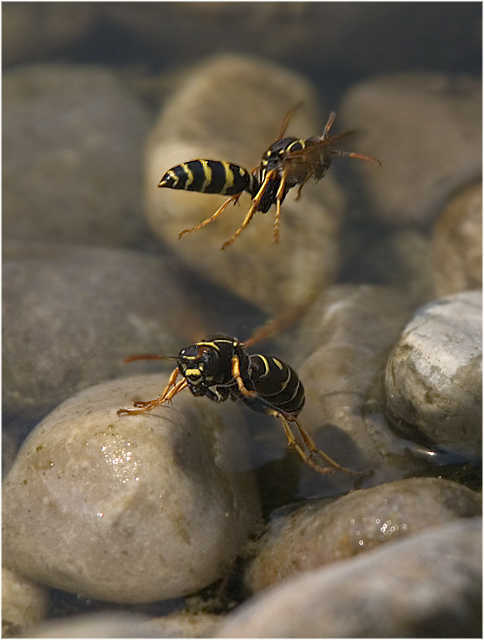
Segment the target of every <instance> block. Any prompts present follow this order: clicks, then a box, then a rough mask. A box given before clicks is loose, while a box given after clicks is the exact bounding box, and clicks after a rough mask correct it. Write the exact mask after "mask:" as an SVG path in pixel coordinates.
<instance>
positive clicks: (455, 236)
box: [430, 180, 482, 297]
mask: <svg viewBox="0 0 484 640" xmlns="http://www.w3.org/2000/svg"><path fill="white" fill-rule="evenodd" d="M431 256H432V264H431V270H430V272H431V274H432V276H433V281H434V285H435V293H436V295H437V296H438V297H443V296H447V295H450V294H451V293H457V292H459V291H466V290H469V289H482V182H481V180H479V181H478V182H475V183H472V184H470V185H466V187H464V188H463V189H461V190H459V191H458V192H457V193H456V194H454V196H453V197H452V198H451V199H450V201H449V203H448V204H447V206H446V207H445V209H444V210H443V211H442V213H441V215H440V217H439V219H438V221H437V224H436V225H435V228H434V231H433V238H432V246H431Z"/></svg>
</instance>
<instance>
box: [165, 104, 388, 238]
mask: <svg viewBox="0 0 484 640" xmlns="http://www.w3.org/2000/svg"><path fill="white" fill-rule="evenodd" d="M298 106H299V105H297V106H296V107H294V109H291V111H289V113H288V114H287V115H286V117H285V118H284V120H283V123H282V126H281V130H280V132H279V135H278V137H277V139H276V141H275V142H274V143H273V144H271V146H270V147H269V148H268V149H267V151H266V152H265V153H264V155H263V156H262V160H261V162H260V164H259V166H258V167H256V168H255V169H254V170H253V171H247V170H246V169H244V168H243V167H240V166H238V165H236V164H231V163H230V162H222V161H219V160H191V161H190V162H184V163H183V164H179V165H177V166H176V167H173V168H172V169H170V170H169V171H167V172H166V173H165V175H164V176H163V177H162V179H161V180H160V183H159V184H158V186H159V187H165V188H168V189H185V190H186V191H197V192H200V193H219V194H221V195H226V196H227V195H228V196H230V197H229V198H228V199H227V200H226V201H225V202H224V203H223V204H222V206H221V207H220V208H219V209H218V210H217V211H216V212H215V213H214V214H213V215H212V216H210V218H207V219H206V220H204V221H203V222H201V223H200V224H197V225H196V226H195V227H193V228H191V229H185V230H184V231H182V232H181V233H180V234H179V238H181V237H182V235H183V234H184V233H192V232H193V231H198V230H199V229H201V228H202V227H204V226H205V225H207V224H209V222H213V221H214V220H215V219H216V218H218V216H219V215H220V214H221V213H223V212H224V211H225V209H226V208H227V207H228V206H229V204H230V203H231V202H232V203H233V204H234V205H235V204H236V203H237V202H238V200H239V198H240V196H241V195H242V193H243V192H244V191H246V192H248V193H249V194H250V197H251V198H252V203H251V206H250V209H249V211H248V213H247V215H246V217H245V219H244V221H243V222H242V224H241V225H240V227H239V228H238V229H237V231H236V232H235V233H234V234H233V236H232V237H231V238H229V239H228V240H227V241H226V242H224V243H223V245H222V246H221V249H226V248H227V247H228V246H229V245H230V244H232V242H233V241H234V240H235V239H236V238H237V237H238V236H239V235H240V234H241V232H242V231H243V230H244V229H245V227H246V226H247V225H248V224H249V222H250V221H251V220H252V218H253V216H254V214H255V212H256V211H260V212H261V213H267V212H268V211H269V209H270V208H271V206H272V205H273V204H275V205H276V216H275V220H274V242H278V240H279V220H280V216H281V205H282V203H283V202H284V199H285V197H286V195H287V193H288V192H289V190H290V189H292V188H293V187H296V186H297V187H299V188H298V193H297V197H296V200H298V199H299V197H300V196H301V190H302V188H303V187H304V185H305V184H306V182H308V180H309V179H310V178H314V180H316V181H318V180H321V178H323V177H324V175H325V174H326V172H327V170H328V169H329V167H330V166H331V162H332V160H333V157H334V156H338V157H345V158H356V159H359V160H365V161H366V162H371V163H373V164H376V165H378V166H381V162H380V161H379V160H376V159H375V158H372V157H371V156H367V155H365V154H363V153H356V152H353V151H341V150H340V149H336V145H337V144H339V143H340V142H342V141H343V140H345V139H346V138H349V137H350V136H352V135H354V134H355V133H356V131H345V132H343V133H338V134H336V135H330V133H329V132H330V130H331V127H332V126H333V123H334V120H335V118H336V113H334V112H333V113H331V114H330V116H329V119H328V122H327V123H326V126H325V128H324V131H323V134H322V135H321V136H313V137H310V138H306V139H302V138H285V137H284V135H285V133H286V129H287V127H288V124H289V121H290V119H291V117H292V115H293V113H294V112H295V110H296V109H297V108H298Z"/></svg>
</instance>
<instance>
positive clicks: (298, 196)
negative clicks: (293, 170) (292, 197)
mask: <svg viewBox="0 0 484 640" xmlns="http://www.w3.org/2000/svg"><path fill="white" fill-rule="evenodd" d="M312 177H313V174H312V173H309V174H308V176H307V178H306V179H305V180H304V182H302V183H301V184H300V185H299V188H298V190H297V196H296V200H299V198H300V197H301V189H302V188H303V187H304V185H305V184H306V182H308V180H309V179H310V178H312Z"/></svg>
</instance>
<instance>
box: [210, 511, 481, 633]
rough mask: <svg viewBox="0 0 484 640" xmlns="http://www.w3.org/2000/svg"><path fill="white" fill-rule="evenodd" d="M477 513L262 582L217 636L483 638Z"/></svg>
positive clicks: (479, 532)
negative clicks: (277, 580)
mask: <svg viewBox="0 0 484 640" xmlns="http://www.w3.org/2000/svg"><path fill="white" fill-rule="evenodd" d="M481 633H482V520H481V518H469V519H465V520H461V521H458V522H452V523H450V524H446V525H444V526H441V527H434V528H432V529H430V530H428V531H426V532H423V533H419V534H416V535H414V536H411V537H409V538H407V539H401V540H397V541H395V542H392V543H391V544H388V545H384V546H383V547H381V548H379V549H376V550H374V551H372V552H371V553H368V554H363V555H361V556H359V557H356V558H350V559H347V560H344V561H342V562H338V563H336V564H334V565H331V566H329V567H323V568H321V569H317V570H315V571H308V572H306V573H303V574H301V575H299V576H296V577H292V578H290V579H288V580H285V581H284V582H282V583H281V584H280V585H276V586H274V587H272V588H269V589H267V590H266V591H264V592H262V593H261V594H260V595H257V596H255V597H254V598H252V599H251V600H249V601H248V602H247V603H246V604H244V605H243V606H241V607H240V608H239V609H237V610H236V611H235V612H234V613H232V614H231V615H229V616H228V617H227V621H226V624H224V625H223V626H222V628H221V629H220V630H219V632H218V634H217V637H219V638H313V637H314V638H355V637H359V638H395V637H404V638H415V637H444V636H445V637H481Z"/></svg>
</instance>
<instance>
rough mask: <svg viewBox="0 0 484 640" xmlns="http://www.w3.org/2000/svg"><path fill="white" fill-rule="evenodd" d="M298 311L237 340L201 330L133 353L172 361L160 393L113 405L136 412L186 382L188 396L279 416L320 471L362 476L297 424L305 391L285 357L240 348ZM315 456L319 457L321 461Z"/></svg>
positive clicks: (291, 442)
mask: <svg viewBox="0 0 484 640" xmlns="http://www.w3.org/2000/svg"><path fill="white" fill-rule="evenodd" d="M298 313H299V308H297V307H295V308H293V309H291V310H290V311H289V313H288V312H286V314H283V315H282V316H280V317H279V318H276V320H273V321H271V322H269V323H268V324H266V325H264V326H263V327H262V328H261V329H259V331H257V332H256V333H255V334H254V335H253V336H252V337H251V338H249V339H248V340H245V341H244V342H240V341H239V340H237V338H233V337H231V336H227V335H211V336H207V337H206V338H204V339H203V340H200V341H199V342H195V343H194V344H191V345H189V346H187V347H184V348H183V349H182V350H181V351H180V353H179V354H178V355H177V356H159V355H148V354H143V355H136V356H131V357H129V358H127V359H126V360H125V362H132V361H134V360H145V359H146V360H173V361H175V362H176V363H177V366H176V368H175V370H174V371H173V373H172V374H171V376H170V378H169V381H168V384H167V386H166V387H165V389H164V390H163V393H162V394H161V395H160V396H159V397H158V398H155V399H154V400H149V401H146V402H143V401H139V402H135V403H134V407H135V408H134V409H119V411H118V415H120V416H121V415H138V414H141V413H145V412H147V411H152V410H153V409H155V408H156V407H159V406H161V405H164V404H166V403H167V402H170V401H171V400H173V398H174V397H175V396H176V395H178V394H179V393H180V392H181V391H183V389H185V388H186V387H188V388H189V389H190V391H191V392H192V393H193V395H194V396H206V397H207V398H208V399H210V400H213V401H215V402H224V401H225V400H228V399H230V400H240V401H241V402H243V403H244V404H245V405H246V406H247V407H249V409H252V410H253V411H257V412H258V413H264V414H266V415H270V416H274V417H275V418H278V419H279V420H281V422H282V425H283V427H284V431H285V433H286V437H287V440H288V444H289V446H290V447H291V448H293V449H295V450H296V451H297V453H298V454H299V456H300V457H301V458H302V459H303V461H304V462H305V463H306V464H307V465H309V466H310V467H311V468H312V469H314V470H315V471H317V472H318V473H321V474H333V473H335V471H344V472H345V473H348V474H350V475H352V476H366V475H368V473H369V472H367V471H351V470H350V469H347V468H346V467H342V466H341V465H340V464H338V463H337V462H335V461H334V460H332V459H331V458H330V457H329V456H328V455H327V454H326V453H324V451H322V450H321V449H319V448H318V446H317V445H316V443H315V442H314V440H313V439H312V438H311V436H310V435H309V434H308V433H307V432H306V431H305V430H304V429H303V428H302V426H301V424H300V422H299V420H298V415H299V413H300V412H301V410H302V408H303V406H304V401H305V396H304V387H303V385H302V383H301V381H300V380H299V378H298V376H297V374H296V373H295V371H294V370H293V369H292V368H291V367H290V366H289V365H288V364H286V363H285V362H283V361H282V360H280V359H279V358H276V357H274V356H270V355H265V354H255V355H249V354H248V353H247V352H246V349H247V348H248V347H250V346H252V345H253V344H255V343H256V342H259V341H260V340H263V339H264V338H268V337H270V336H271V335H273V334H274V333H276V332H277V331H279V330H280V328H281V325H283V326H287V324H288V322H289V319H290V318H293V317H294V316H295V315H297V314H298ZM292 425H295V426H296V427H297V431H298V432H299V434H300V436H301V439H302V442H303V444H304V447H305V449H306V450H305V449H304V448H303V446H301V444H300V443H299V442H298V441H297V440H296V437H295V436H294V433H293V431H292V429H291V426H292ZM318 460H323V461H324V464H321V463H320V462H319V461H318Z"/></svg>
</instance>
